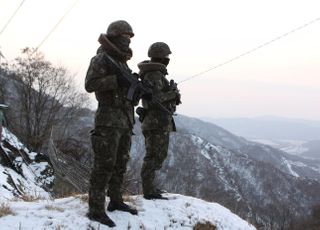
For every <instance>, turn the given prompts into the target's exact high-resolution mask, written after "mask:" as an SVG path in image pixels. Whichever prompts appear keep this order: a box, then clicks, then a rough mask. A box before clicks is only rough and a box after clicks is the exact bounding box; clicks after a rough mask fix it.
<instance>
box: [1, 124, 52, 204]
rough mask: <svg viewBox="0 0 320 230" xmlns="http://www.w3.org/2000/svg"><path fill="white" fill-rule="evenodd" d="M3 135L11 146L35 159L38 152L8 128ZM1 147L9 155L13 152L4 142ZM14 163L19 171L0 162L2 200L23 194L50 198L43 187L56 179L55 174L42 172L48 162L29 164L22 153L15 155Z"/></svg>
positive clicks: (3, 131)
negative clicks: (33, 150) (50, 174)
mask: <svg viewBox="0 0 320 230" xmlns="http://www.w3.org/2000/svg"><path fill="white" fill-rule="evenodd" d="M2 136H3V140H5V141H7V142H8V143H9V144H10V145H11V147H13V148H16V149H17V150H18V151H21V150H23V151H24V152H25V153H27V154H28V156H31V157H30V158H31V159H34V156H35V155H36V154H37V153H34V152H30V151H29V150H28V149H27V148H26V147H25V146H24V145H23V144H22V143H21V142H20V141H19V139H18V138H17V137H16V136H15V135H13V134H12V133H11V132H10V131H8V130H7V129H6V128H3V129H2ZM1 148H2V149H3V150H4V151H5V153H6V154H7V155H9V154H10V153H11V150H10V149H8V148H5V147H4V146H3V145H2V143H1ZM12 163H13V164H14V165H15V167H16V168H18V169H19V170H18V171H16V170H13V169H11V168H9V167H5V166H2V165H1V164H0V201H3V200H8V199H13V198H19V197H20V198H21V196H29V197H43V198H50V194H49V193H48V192H46V191H45V190H44V189H43V188H41V186H42V185H44V184H50V183H52V182H53V179H54V177H53V176H51V177H46V176H45V175H42V174H41V173H42V172H43V171H44V170H45V169H46V167H47V166H48V162H37V163H36V162H32V163H30V164H27V163H26V162H25V161H24V159H23V157H22V155H21V156H17V157H15V158H14V160H13V161H12ZM20 170H21V171H20ZM13 184H14V185H15V186H13Z"/></svg>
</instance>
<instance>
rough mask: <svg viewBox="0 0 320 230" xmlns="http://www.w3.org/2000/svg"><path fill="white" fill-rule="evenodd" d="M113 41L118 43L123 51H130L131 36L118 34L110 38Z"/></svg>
mask: <svg viewBox="0 0 320 230" xmlns="http://www.w3.org/2000/svg"><path fill="white" fill-rule="evenodd" d="M110 40H111V42H112V43H113V44H114V45H116V46H117V47H118V48H119V49H120V50H121V51H123V52H128V51H129V45H130V42H131V40H130V38H128V37H124V36H117V37H114V38H112V39H110Z"/></svg>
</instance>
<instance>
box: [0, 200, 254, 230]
mask: <svg viewBox="0 0 320 230" xmlns="http://www.w3.org/2000/svg"><path fill="white" fill-rule="evenodd" d="M83 196H85V195H82V197H83ZM165 196H167V197H168V198H169V200H145V199H143V197H142V196H140V195H138V196H132V197H129V200H130V202H127V203H128V204H129V205H133V206H135V207H136V208H137V209H138V211H139V214H138V215H137V216H134V215H131V214H129V213H125V212H120V211H115V212H112V213H110V212H107V214H108V215H109V217H110V218H111V219H112V220H113V221H114V222H115V223H116V225H117V226H116V227H115V228H113V229H121V230H123V229H133V230H135V229H146V230H149V229H150V230H151V229H152V230H155V229H156V230H157V229H159V230H160V229H161V230H163V229H192V228H193V226H194V225H195V224H196V223H198V222H202V223H205V222H206V221H209V222H210V223H212V224H214V225H216V227H217V229H218V230H254V229H255V228H254V227H253V226H252V225H250V224H249V223H247V222H246V221H244V220H243V219H241V218H240V217H238V216H237V215H235V214H233V213H232V212H231V211H230V210H228V209H226V208H224V207H223V206H221V205H219V204H217V203H209V202H206V201H203V200H200V199H196V198H192V197H187V196H182V195H178V194H165ZM7 204H8V205H9V206H10V207H11V209H12V210H13V211H14V213H15V214H14V215H10V216H5V217H2V218H0V226H1V229H2V230H7V229H8V230H9V229H10V230H11V229H23V230H28V229H30V230H31V229H33V230H37V229H39V230H40V229H70V230H71V229H72V230H73V229H100V230H103V229H110V228H108V227H107V226H105V225H101V224H99V223H97V222H94V221H90V220H89V219H88V218H86V216H85V214H86V212H87V209H88V205H87V202H86V201H84V199H81V196H80V195H79V196H75V197H68V198H63V199H56V200H39V201H37V202H23V201H10V202H8V203H7ZM129 227H130V228H129Z"/></svg>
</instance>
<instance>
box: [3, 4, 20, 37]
mask: <svg viewBox="0 0 320 230" xmlns="http://www.w3.org/2000/svg"><path fill="white" fill-rule="evenodd" d="M25 1H26V0H22V2H21V3H20V5H19V6H18V8H17V9H16V10H15V11H14V12H13V14H12V15H11V17H10V18H9V20H8V21H7V23H6V24H5V25H4V26H3V27H2V29H1V31H0V35H1V34H2V33H3V32H4V31H5V29H6V28H7V27H8V25H9V24H10V22H11V21H12V19H13V18H14V17H15V16H16V14H17V12H18V11H19V9H20V8H21V6H22V5H23V3H24V2H25Z"/></svg>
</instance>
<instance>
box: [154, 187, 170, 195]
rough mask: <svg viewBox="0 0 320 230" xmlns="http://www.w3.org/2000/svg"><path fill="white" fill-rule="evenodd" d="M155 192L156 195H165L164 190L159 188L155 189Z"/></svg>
mask: <svg viewBox="0 0 320 230" xmlns="http://www.w3.org/2000/svg"><path fill="white" fill-rule="evenodd" d="M155 192H156V193H159V194H163V193H167V191H166V190H164V189H160V188H156V189H155Z"/></svg>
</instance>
